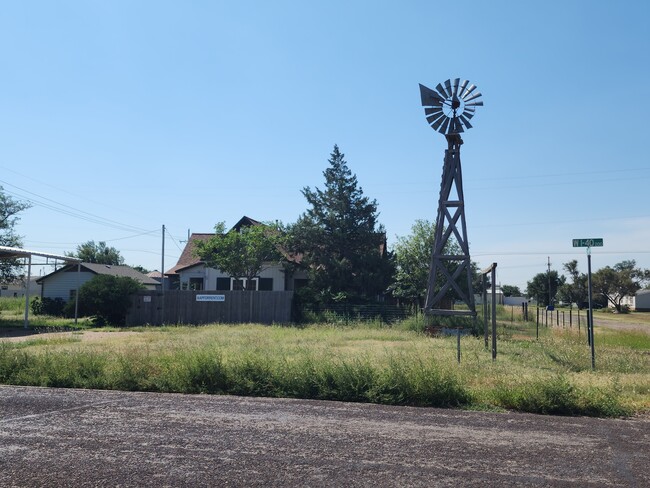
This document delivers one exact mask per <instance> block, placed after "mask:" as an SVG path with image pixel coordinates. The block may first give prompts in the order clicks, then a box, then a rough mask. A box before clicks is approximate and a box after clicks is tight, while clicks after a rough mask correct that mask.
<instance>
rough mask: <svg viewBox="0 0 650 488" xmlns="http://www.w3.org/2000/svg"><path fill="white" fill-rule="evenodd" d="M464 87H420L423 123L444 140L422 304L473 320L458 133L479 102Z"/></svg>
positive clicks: (431, 311) (429, 310)
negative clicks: (457, 307) (455, 306)
mask: <svg viewBox="0 0 650 488" xmlns="http://www.w3.org/2000/svg"><path fill="white" fill-rule="evenodd" d="M468 84H469V82H468V81H467V80H465V81H463V82H462V83H461V82H460V78H456V79H455V80H454V81H453V83H452V81H451V80H447V81H446V82H445V84H444V86H443V85H442V84H438V86H436V90H431V89H429V88H427V87H425V86H423V85H420V94H421V96H422V105H423V106H424V107H425V114H426V115H427V121H428V122H429V124H430V125H431V126H432V127H433V128H434V129H435V130H437V131H439V132H441V133H442V134H444V135H445V137H446V139H447V150H446V151H445V159H444V164H443V169H442V182H441V184H440V198H439V200H438V214H437V217H436V228H435V237H434V248H433V252H432V256H431V267H430V271H429V283H428V286H427V297H426V302H425V305H424V310H425V312H426V313H428V314H430V315H471V316H476V307H475V303H474V291H473V289H472V263H471V259H470V254H469V241H468V239H467V223H466V220H465V198H464V194H463V173H462V169H461V164H460V146H461V145H462V144H463V140H462V139H461V137H460V133H462V132H464V130H465V128H467V129H469V128H471V127H472V125H471V124H470V122H469V119H471V118H472V117H473V116H474V113H475V110H476V107H477V106H481V105H483V102H482V101H478V100H477V99H478V98H479V97H481V94H480V93H479V92H475V91H474V90H475V89H476V86H475V85H470V86H468ZM456 300H461V301H462V302H463V303H464V304H465V305H466V306H467V310H464V309H463V310H454V309H453V303H454V301H456Z"/></svg>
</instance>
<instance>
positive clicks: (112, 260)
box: [66, 241, 124, 266]
mask: <svg viewBox="0 0 650 488" xmlns="http://www.w3.org/2000/svg"><path fill="white" fill-rule="evenodd" d="M66 255H67V256H71V257H75V258H79V259H81V260H82V261H83V262H84V263H97V264H109V265H114V266H118V265H122V264H124V258H123V257H122V255H121V254H120V251H118V250H117V249H116V248H114V247H111V246H107V245H106V243H105V242H103V241H100V242H98V243H97V244H95V241H88V242H84V243H83V244H79V245H78V246H77V250H76V251H75V252H68V253H66Z"/></svg>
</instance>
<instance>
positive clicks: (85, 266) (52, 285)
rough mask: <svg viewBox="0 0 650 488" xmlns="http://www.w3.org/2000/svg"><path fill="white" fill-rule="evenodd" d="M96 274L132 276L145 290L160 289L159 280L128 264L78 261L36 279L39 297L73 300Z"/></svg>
mask: <svg viewBox="0 0 650 488" xmlns="http://www.w3.org/2000/svg"><path fill="white" fill-rule="evenodd" d="M97 275H110V276H120V277H127V278H132V279H134V280H135V281H137V282H139V283H141V284H142V285H144V287H145V289H147V290H158V289H160V286H161V285H160V282H159V281H158V280H156V279H154V278H151V277H149V276H147V275H146V274H143V273H140V272H139V271H137V270H135V269H133V268H132V267H130V266H123V265H122V266H117V265H111V264H97V263H79V265H76V264H75V265H68V266H64V267H62V268H61V269H58V270H56V271H54V272H53V273H50V274H48V275H45V276H43V277H41V278H39V279H38V280H36V281H37V282H38V283H39V284H40V285H41V298H51V299H56V298H61V299H62V300H65V301H68V300H74V298H75V295H76V293H77V289H78V288H79V287H80V286H82V285H83V284H84V283H87V282H88V281H90V280H91V279H92V278H93V277H94V276H97Z"/></svg>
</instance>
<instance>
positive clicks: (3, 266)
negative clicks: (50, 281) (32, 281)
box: [0, 186, 31, 283]
mask: <svg viewBox="0 0 650 488" xmlns="http://www.w3.org/2000/svg"><path fill="white" fill-rule="evenodd" d="M29 207H31V205H30V204H29V203H27V202H21V201H18V200H15V199H13V198H12V197H11V196H9V195H7V194H6V193H5V192H4V189H3V188H2V187H1V186H0V246H9V247H22V240H21V238H20V236H19V235H18V234H16V232H15V225H16V223H17V222H18V220H19V218H18V217H17V214H19V213H20V212H22V211H23V210H26V209H28V208H29ZM20 266H21V263H20V261H18V260H17V259H6V260H5V259H3V260H1V261H0V281H2V282H3V283H7V282H11V281H14V280H15V279H16V278H17V277H18V276H17V275H18V271H19V269H20Z"/></svg>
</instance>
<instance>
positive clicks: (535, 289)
mask: <svg viewBox="0 0 650 488" xmlns="http://www.w3.org/2000/svg"><path fill="white" fill-rule="evenodd" d="M549 274H550V285H551V301H553V300H554V298H555V296H556V295H557V292H558V289H559V288H560V287H561V286H562V285H563V284H564V283H565V282H566V278H565V277H564V276H560V275H559V274H558V272H557V271H551V272H550V273H538V274H536V275H535V276H533V279H532V280H530V281H529V282H528V283H527V287H526V294H527V295H528V297H529V298H535V299H537V303H539V304H540V305H543V306H548V305H550V304H549V300H548V295H549V293H548V287H549Z"/></svg>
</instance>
